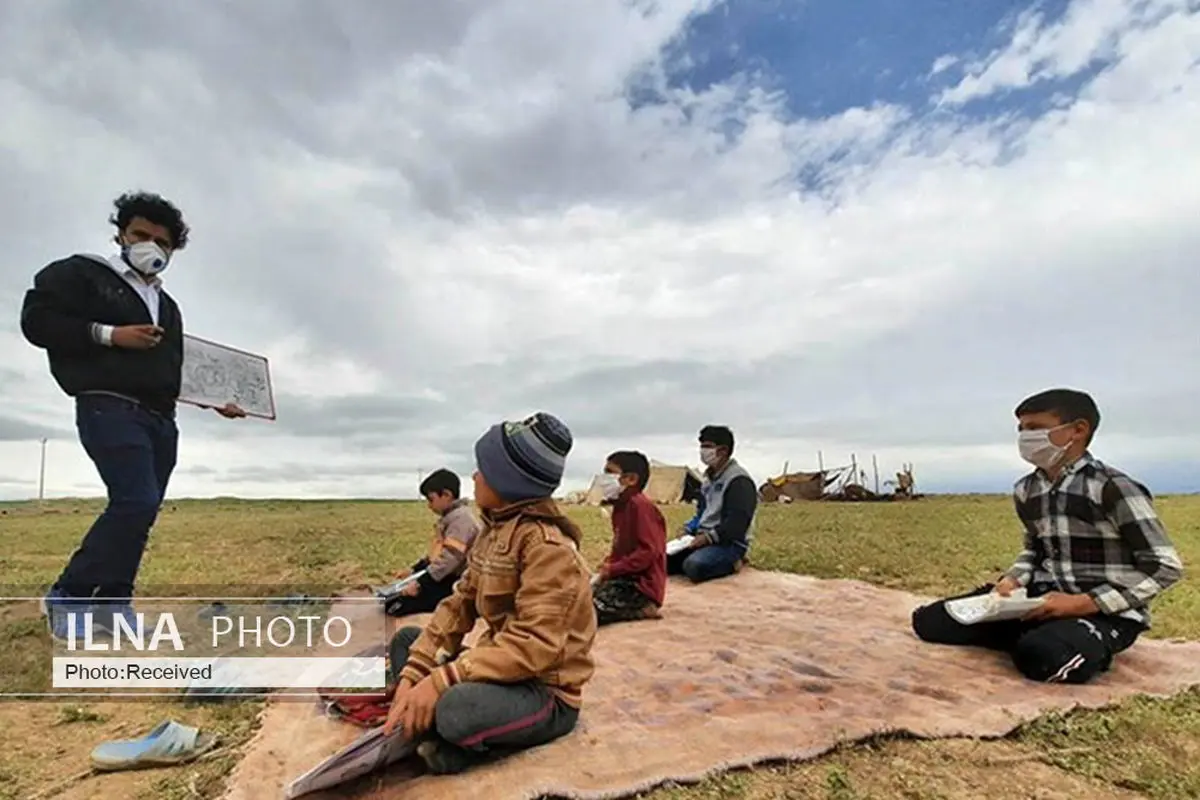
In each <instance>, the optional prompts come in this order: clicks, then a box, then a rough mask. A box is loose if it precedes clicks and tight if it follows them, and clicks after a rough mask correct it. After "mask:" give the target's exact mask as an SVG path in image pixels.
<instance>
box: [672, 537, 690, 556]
mask: <svg viewBox="0 0 1200 800" xmlns="http://www.w3.org/2000/svg"><path fill="white" fill-rule="evenodd" d="M695 539H696V537H695V536H689V535H688V534H686V533H685V534H684V535H683V536H676V537H675V538H674V539H672V540H671V541H669V542H667V555H669V556H673V555H675V554H676V553H682V552H683V551H684V550H687V549H688V545H690V544H691V543H692V542H693V541H695Z"/></svg>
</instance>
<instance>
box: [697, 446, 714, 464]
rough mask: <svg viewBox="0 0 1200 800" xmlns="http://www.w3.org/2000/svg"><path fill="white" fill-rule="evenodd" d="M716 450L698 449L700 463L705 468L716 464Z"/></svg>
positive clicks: (708, 448)
mask: <svg viewBox="0 0 1200 800" xmlns="http://www.w3.org/2000/svg"><path fill="white" fill-rule="evenodd" d="M717 460H718V456H717V448H715V447H701V448H700V463H701V464H703V465H704V466H706V467H711V466H713V465H714V464H716V463H717Z"/></svg>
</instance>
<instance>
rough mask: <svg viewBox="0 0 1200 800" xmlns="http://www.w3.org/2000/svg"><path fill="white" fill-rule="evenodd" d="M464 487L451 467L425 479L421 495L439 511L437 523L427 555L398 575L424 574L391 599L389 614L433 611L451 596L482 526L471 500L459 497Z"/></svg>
mask: <svg viewBox="0 0 1200 800" xmlns="http://www.w3.org/2000/svg"><path fill="white" fill-rule="evenodd" d="M460 489H461V484H460V481H459V479H458V476H457V475H455V474H454V473H453V472H451V471H450V470H448V469H439V470H435V471H434V472H431V473H430V474H429V477H427V478H425V480H423V481H421V486H420V492H421V496H422V497H424V498H425V502H426V503H427V504H428V505H429V510H430V511H432V512H433V513H435V514H437V523H436V524H435V525H434V528H433V539H432V540H431V541H430V543H429V552H428V553H427V554H426V556H425V557H424V558H422V559H421V560H420V561H418V562H417V563H415V564H413V565H412V567H411V568H410V569H407V570H405V571H403V572H401V573H399V574H398V575H397V576H396V577H397V578H407V577H409V576H410V575H414V574H417V573H420V572H424V574H423V575H421V577H420V578H418V579H417V580H416V581H414V582H413V583H410V584H409V585H408V586H406V587H405V588H404V589H402V590H401V592H402V593H401V594H400V595H399V596H398V597H394V598H392V599H391V600H389V601H388V602H387V604H386V605H385V606H384V611H386V612H387V613H388V615H390V616H393V617H403V616H407V615H409V614H423V613H425V612H428V611H433V610H434V609H435V608H437V605H438V603H440V602H442V601H443V600H445V599H446V598H447V597H449V596H450V592H451V590H452V589H453V588H454V582H455V581H456V580H458V576H459V575H461V574H462V571H463V569H464V568H465V567H466V563H467V553H468V552H469V551H470V549H471V544H472V543H473V542H474V541H475V537H476V536H477V535H478V533H479V527H480V526H479V522H478V520H476V519H475V515H474V514H473V513H472V512H471V504H470V501H468V500H465V499H463V498H460V497H459V496H458V495H459V491H460Z"/></svg>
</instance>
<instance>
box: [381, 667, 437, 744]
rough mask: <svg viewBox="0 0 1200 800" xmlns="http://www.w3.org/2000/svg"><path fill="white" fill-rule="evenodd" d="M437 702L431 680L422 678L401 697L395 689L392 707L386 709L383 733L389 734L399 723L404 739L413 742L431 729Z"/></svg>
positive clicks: (434, 687) (435, 688)
mask: <svg viewBox="0 0 1200 800" xmlns="http://www.w3.org/2000/svg"><path fill="white" fill-rule="evenodd" d="M437 701H438V693H437V687H436V686H434V685H433V679H432V678H428V677H427V678H423V679H422V680H421V682H420V683H418V684H417V685H416V686H413V687H412V688H409V689H406V690H405V692H404V694H403V695H401V693H400V690H399V689H397V690H396V696H395V698H394V699H393V700H392V707H391V708H390V709H388V720H387V722H386V723H384V729H383V731H384V733H390V732H391V728H394V727H395V725H396V723H397V722H399V724H400V731H401V733H403V735H404V738H406V739H408V740H409V741H414V740H415V739H417V738H418V737H419V736H421V734H423V733H425V731H427V730H429V729H430V728H431V727H433V712H434V710H435V709H436V708H437ZM393 717H394V719H393ZM388 726H391V728H389V727H388Z"/></svg>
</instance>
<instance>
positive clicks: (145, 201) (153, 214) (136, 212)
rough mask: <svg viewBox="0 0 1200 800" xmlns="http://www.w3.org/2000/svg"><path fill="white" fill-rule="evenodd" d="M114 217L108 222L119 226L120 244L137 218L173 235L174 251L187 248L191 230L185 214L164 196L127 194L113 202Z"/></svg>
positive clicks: (138, 193)
mask: <svg viewBox="0 0 1200 800" xmlns="http://www.w3.org/2000/svg"><path fill="white" fill-rule="evenodd" d="M113 209H115V210H114V211H113V213H112V216H110V217H109V218H108V221H109V222H110V223H112V224H113V225H116V226H117V235H116V236H115V237H114V240H115V241H116V242H117V243H118V244H120V242H121V232H122V231H124V230H125V229H126V228H127V227H129V223H131V222H133V220H134V218H135V217H141V218H142V219H144V220H146V221H147V222H152V223H154V224H155V225H161V226H163V227H164V228H166V229H167V232H168V233H170V234H171V241H172V242H173V243H174V244H173V248H172V249H174V250H182V249H183V248H185V247H187V243H188V234H189V233H190V232H191V228H189V227H188V226H187V223H186V222H184V221H183V214H182V212H180V210H179V209H178V208H176V207H175V206H174V205H172V204H171V202H170V201H168V200H166V199H164V198H163V196H162V195H158V194H153V193H151V192H126V193H125V194H123V195H121V196H120V197H118V198H117V199H116V200H114V201H113Z"/></svg>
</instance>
